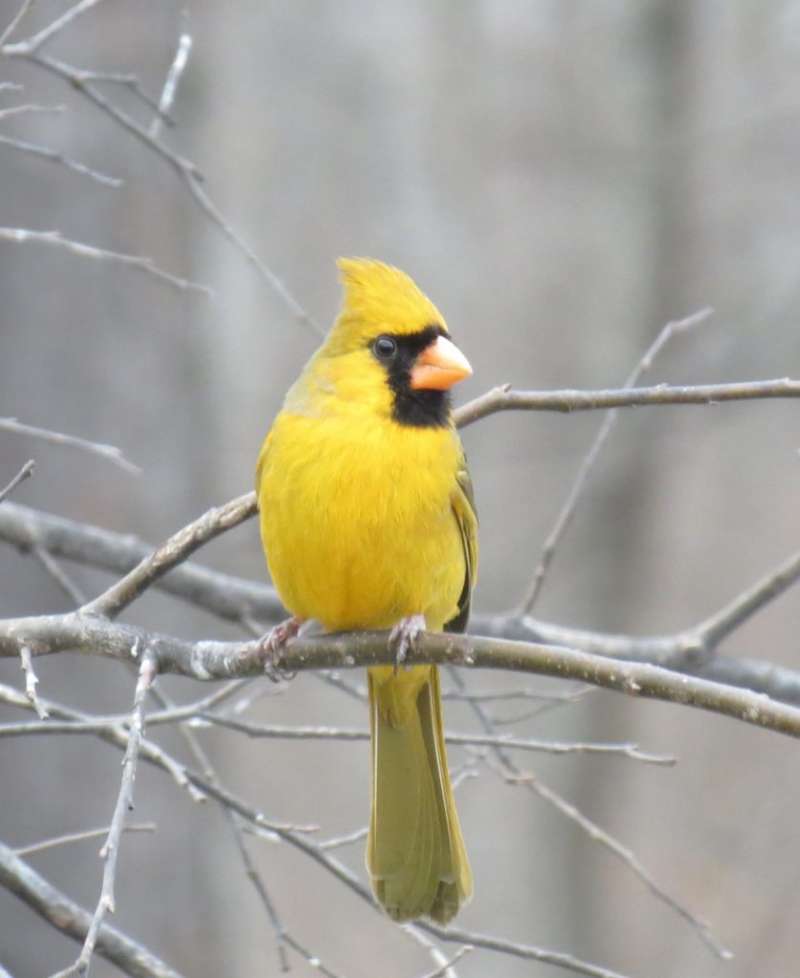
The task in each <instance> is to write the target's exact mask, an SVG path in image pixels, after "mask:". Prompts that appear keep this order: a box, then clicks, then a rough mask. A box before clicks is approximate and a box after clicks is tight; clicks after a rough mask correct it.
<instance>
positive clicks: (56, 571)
mask: <svg viewBox="0 0 800 978" xmlns="http://www.w3.org/2000/svg"><path fill="white" fill-rule="evenodd" d="M31 553H32V554H33V556H34V558H35V559H36V560H37V561H38V562H39V564H40V565H41V566H42V567H43V568H44V569H45V571H46V572H47V574H48V575H49V576H50V578H51V579H52V580H53V581H55V583H56V585H57V586H58V587H59V588H60V589H61V590H62V591H63V592H64V594H65V595H66V596H67V597H68V598H69V600H70V601H71V602H72V604H73V605H75V606H76V607H80V605H82V604H84V603H85V601H86V598H85V597H84V596H83V593H82V592H81V590H80V588H79V587H78V586H77V584H75V582H74V581H73V580H72V578H71V577H70V576H69V575H68V574H67V573H65V571H64V568H63V567H62V566H61V564H59V562H58V561H57V560H56V559H55V557H53V555H52V554H51V553H49V552H48V551H47V550H45V549H44V547H39V546H35V547H33V548H32V549H31Z"/></svg>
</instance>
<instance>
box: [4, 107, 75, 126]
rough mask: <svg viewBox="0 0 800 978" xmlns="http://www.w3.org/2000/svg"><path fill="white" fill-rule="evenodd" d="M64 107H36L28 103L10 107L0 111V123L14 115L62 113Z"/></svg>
mask: <svg viewBox="0 0 800 978" xmlns="http://www.w3.org/2000/svg"><path fill="white" fill-rule="evenodd" d="M64 108H65V106H63V105H36V104H33V103H30V104H28V105H12V106H10V107H9V108H7V109H0V122H2V121H3V120H4V119H10V118H11V117H12V116H15V115H27V114H29V113H31V112H63V111H64Z"/></svg>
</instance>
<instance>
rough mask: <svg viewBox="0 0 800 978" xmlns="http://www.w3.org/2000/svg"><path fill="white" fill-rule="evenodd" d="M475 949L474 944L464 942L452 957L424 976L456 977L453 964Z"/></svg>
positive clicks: (428, 977)
mask: <svg viewBox="0 0 800 978" xmlns="http://www.w3.org/2000/svg"><path fill="white" fill-rule="evenodd" d="M474 950H475V948H474V947H473V946H472V944H464V945H463V946H462V947H460V948H459V949H458V950H457V951H456V953H455V954H454V955H453V956H452V957H450V958H447V959H445V960H444V961H443V962H442V963H441V965H440V966H439V967H438V968H436V970H435V971H429V972H428V973H427V974H425V975H423V976H422V978H455V972H454V971H453V966H454V965H456V964H458V962H459V961H460V960H461V959H462V958H463V957H464V955H465V954H469V952H470V951H474Z"/></svg>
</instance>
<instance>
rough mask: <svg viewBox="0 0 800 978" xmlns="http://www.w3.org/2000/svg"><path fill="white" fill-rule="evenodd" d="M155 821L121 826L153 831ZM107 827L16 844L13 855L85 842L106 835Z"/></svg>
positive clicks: (126, 828) (132, 829)
mask: <svg viewBox="0 0 800 978" xmlns="http://www.w3.org/2000/svg"><path fill="white" fill-rule="evenodd" d="M155 830H156V825H155V822H142V823H139V824H134V825H125V826H123V829H122V831H123V832H155ZM108 833H109V827H108V826H107V827H106V828H104V829H87V830H86V831H84V832H68V833H66V834H65V835H57V836H55V837H54V838H52V839H43V840H42V841H41V842H33V843H31V844H30V845H27V846H17V848H16V849H15V850H14V855H15V856H30V855H31V854H32V853H35V852H44V851H45V850H46V849H54V848H55V847H56V846H65V845H69V844H71V843H73V842H87V841H89V840H90V839H98V838H100V836H104V835H108Z"/></svg>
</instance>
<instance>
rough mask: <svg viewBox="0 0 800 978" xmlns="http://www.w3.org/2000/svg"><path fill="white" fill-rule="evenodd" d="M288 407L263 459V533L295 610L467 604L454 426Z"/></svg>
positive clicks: (445, 609)
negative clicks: (456, 510)
mask: <svg viewBox="0 0 800 978" xmlns="http://www.w3.org/2000/svg"><path fill="white" fill-rule="evenodd" d="M291 405H292V398H291V396H290V398H289V399H288V401H287V407H286V408H284V410H283V411H282V412H281V413H280V414H279V415H278V418H277V419H276V421H275V424H274V425H273V428H272V431H271V432H270V434H269V436H268V437H267V441H266V442H265V443H264V448H263V449H262V454H261V458H260V460H259V470H258V485H257V490H258V501H259V509H260V523H261V536H262V540H263V543H264V548H265V550H266V553H267V562H268V564H269V569H270V573H271V575H272V579H273V582H274V584H275V587H276V588H277V590H278V594H279V595H280V597H281V600H282V601H283V603H284V604H285V605H286V607H287V608H288V609H289V611H290V612H291V613H292V614H293V615H296V616H298V617H300V618H304V619H305V618H315V619H317V620H318V621H320V622H321V623H322V625H323V626H324V627H325V628H326V629H327V630H329V631H343V630H349V629H363V628H387V627H390V626H391V625H393V624H395V623H396V622H397V621H398V620H399V619H400V618H403V617H406V616H408V615H412V614H423V615H424V616H425V619H426V622H427V627H428V628H429V629H432V630H440V629H441V628H442V627H443V625H444V623H445V622H447V621H449V620H450V619H451V618H452V617H453V616H454V615H455V614H456V611H457V604H458V598H459V595H460V593H461V589H462V586H463V583H464V574H465V564H464V555H463V546H462V542H461V537H460V534H459V530H458V526H457V523H456V520H455V517H454V515H453V511H452V502H451V500H452V497H453V493H454V491H455V480H456V471H457V468H458V463H459V459H460V456H461V449H460V444H459V441H458V436H457V435H456V433H455V432H454V431H453V430H452V429H450V428H406V427H403V426H400V425H397V424H395V423H394V422H392V420H391V419H390V418H387V417H385V416H379V415H376V414H375V413H374V412H371V411H367V410H364V411H357V409H356V414H355V415H354V412H353V411H344V412H333V413H331V414H330V415H329V414H327V413H324V412H323V413H320V414H315V413H313V412H304V413H292V412H291Z"/></svg>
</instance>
